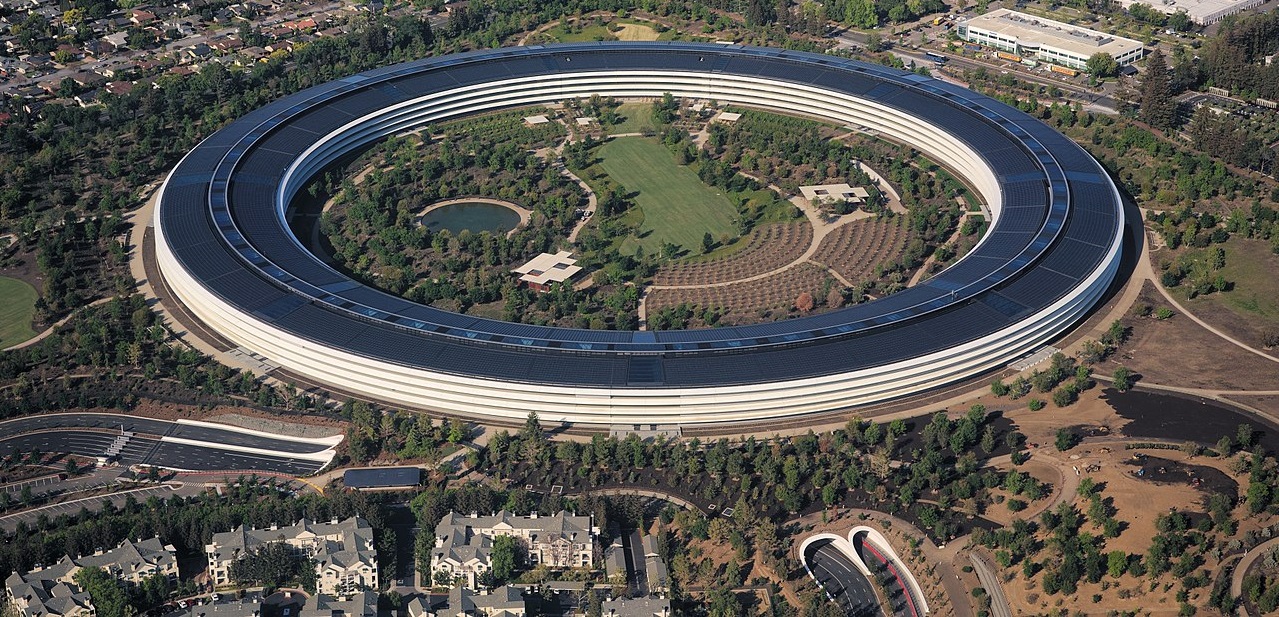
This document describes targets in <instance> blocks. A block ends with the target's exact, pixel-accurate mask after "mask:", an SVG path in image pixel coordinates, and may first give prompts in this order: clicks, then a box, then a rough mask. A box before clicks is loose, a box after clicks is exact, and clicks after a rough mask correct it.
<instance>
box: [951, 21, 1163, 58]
mask: <svg viewBox="0 0 1279 617" xmlns="http://www.w3.org/2000/svg"><path fill="white" fill-rule="evenodd" d="M956 33H957V34H958V35H959V38H961V39H964V40H965V41H969V42H971V43H977V44H979V45H985V46H987V47H994V48H995V49H998V50H1001V51H1005V52H1008V53H1011V54H1015V55H1018V56H1021V57H1023V58H1034V59H1037V60H1042V61H1044V62H1050V63H1052V64H1059V65H1062V66H1067V67H1070V68H1072V69H1078V70H1085V69H1086V68H1087V64H1088V59H1089V58H1091V57H1093V56H1094V55H1096V54H1099V53H1108V54H1110V55H1111V57H1113V58H1114V59H1115V61H1116V62H1118V63H1119V65H1120V66H1127V65H1129V64H1132V63H1133V62H1136V61H1137V60H1140V59H1141V57H1142V54H1143V53H1144V50H1145V48H1144V47H1143V46H1142V43H1141V41H1137V40H1134V39H1127V38H1124V37H1121V36H1115V35H1113V34H1106V33H1105V32H1099V31H1097V30H1090V29H1088V28H1081V27H1079V26H1073V25H1071V24H1068V23H1064V22H1060V21H1053V20H1051V19H1044V18H1042V17H1036V16H1034V15H1028V14H1026V13H1018V12H1017V11H1013V10H1010V9H996V10H994V11H991V12H989V13H986V14H984V15H978V16H977V17H973V18H972V19H968V20H965V21H961V22H959V26H958V27H957V28H956Z"/></svg>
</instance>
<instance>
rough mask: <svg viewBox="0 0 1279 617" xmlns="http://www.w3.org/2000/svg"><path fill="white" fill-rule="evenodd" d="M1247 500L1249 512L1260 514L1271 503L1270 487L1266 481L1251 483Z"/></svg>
mask: <svg viewBox="0 0 1279 617" xmlns="http://www.w3.org/2000/svg"><path fill="white" fill-rule="evenodd" d="M1247 502H1248V513H1249V514H1260V513H1261V511H1262V510H1265V509H1266V506H1267V505H1269V504H1270V487H1269V486H1266V483H1265V482H1253V483H1251V484H1249V485H1248V497H1247Z"/></svg>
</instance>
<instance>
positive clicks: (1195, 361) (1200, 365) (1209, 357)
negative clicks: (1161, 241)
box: [1099, 282, 1279, 390]
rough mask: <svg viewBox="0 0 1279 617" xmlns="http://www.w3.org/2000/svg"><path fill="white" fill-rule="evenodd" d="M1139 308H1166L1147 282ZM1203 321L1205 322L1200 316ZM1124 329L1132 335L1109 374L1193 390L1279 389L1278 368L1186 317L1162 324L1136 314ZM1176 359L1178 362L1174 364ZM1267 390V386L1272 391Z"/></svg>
mask: <svg viewBox="0 0 1279 617" xmlns="http://www.w3.org/2000/svg"><path fill="white" fill-rule="evenodd" d="M1138 303H1139V304H1141V303H1144V304H1148V305H1150V306H1152V307H1155V308H1156V309H1157V308H1159V307H1161V306H1167V302H1165V301H1164V299H1163V296H1160V295H1159V293H1158V292H1156V291H1155V290H1154V287H1153V286H1152V285H1151V284H1150V283H1149V282H1147V283H1146V285H1145V286H1144V287H1143V288H1142V290H1141V296H1140V299H1139V300H1138ZM1200 317H1203V316H1202V315H1200ZM1122 321H1123V324H1124V325H1125V326H1127V327H1129V328H1131V329H1132V330H1131V331H1132V334H1131V336H1130V338H1129V340H1128V343H1126V344H1125V345H1124V346H1123V347H1122V348H1120V350H1119V353H1118V354H1116V355H1114V356H1112V357H1111V359H1110V360H1108V361H1107V362H1106V363H1104V364H1102V365H1101V368H1100V369H1099V371H1104V372H1106V373H1109V372H1110V371H1113V370H1114V369H1115V368H1116V367H1118V366H1119V365H1121V364H1122V365H1124V366H1127V367H1128V368H1130V369H1132V370H1134V371H1136V372H1137V373H1139V374H1141V377H1142V380H1144V381H1149V382H1154V383H1158V384H1164V385H1170V386H1181V387H1189V388H1209V389H1220V390H1256V389H1270V388H1279V381H1277V378H1276V375H1279V367H1277V366H1276V365H1275V364H1274V363H1273V362H1267V361H1266V360H1265V359H1263V358H1258V357H1257V356H1255V355H1253V354H1250V353H1248V352H1246V351H1244V350H1242V349H1239V348H1238V347H1236V346H1234V345H1231V344H1229V343H1227V342H1225V341H1223V340H1221V338H1219V337H1218V336H1216V335H1215V334H1213V333H1211V332H1209V331H1207V330H1205V329H1204V328H1202V327H1200V326H1199V325H1198V324H1196V323H1195V322H1193V321H1191V320H1190V319H1187V318H1186V317H1185V316H1182V315H1174V316H1173V317H1172V318H1170V319H1165V320H1162V321H1161V320H1157V319H1155V318H1154V317H1137V316H1135V315H1133V314H1131V313H1129V314H1127V315H1125V316H1124V318H1123V320H1122ZM1173 358H1175V359H1176V360H1175V361H1170V359H1173ZM1267 384H1268V385H1267Z"/></svg>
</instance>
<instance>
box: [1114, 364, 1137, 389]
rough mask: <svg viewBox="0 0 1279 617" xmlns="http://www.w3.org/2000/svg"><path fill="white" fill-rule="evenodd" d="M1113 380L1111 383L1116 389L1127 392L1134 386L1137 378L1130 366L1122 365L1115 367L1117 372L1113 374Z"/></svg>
mask: <svg viewBox="0 0 1279 617" xmlns="http://www.w3.org/2000/svg"><path fill="white" fill-rule="evenodd" d="M1111 380H1112V381H1111V383H1112V384H1113V385H1114V386H1115V389H1116V390H1118V391H1120V392H1127V391H1128V390H1129V389H1130V388H1132V384H1133V381H1135V378H1134V377H1133V374H1132V371H1131V370H1129V369H1128V367H1126V366H1121V367H1119V368H1117V369H1115V373H1114V374H1113V375H1111Z"/></svg>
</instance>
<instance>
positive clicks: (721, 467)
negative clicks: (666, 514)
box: [479, 406, 1033, 539]
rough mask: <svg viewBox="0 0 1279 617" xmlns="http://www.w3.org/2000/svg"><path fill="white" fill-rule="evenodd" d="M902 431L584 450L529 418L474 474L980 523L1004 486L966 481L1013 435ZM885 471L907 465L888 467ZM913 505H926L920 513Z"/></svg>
mask: <svg viewBox="0 0 1279 617" xmlns="http://www.w3.org/2000/svg"><path fill="white" fill-rule="evenodd" d="M921 420H922V419H921ZM910 431H911V427H910V425H909V424H908V423H906V422H904V421H895V422H893V423H889V424H876V423H872V422H865V421H861V420H854V421H850V422H849V424H848V425H847V426H846V427H844V428H843V429H840V430H836V431H834V432H833V433H831V434H829V435H825V434H824V435H820V436H819V435H815V434H812V433H810V434H808V435H805V436H801V437H796V438H793V439H779V440H774V441H772V442H760V441H756V440H755V439H754V438H747V439H745V440H743V441H740V442H730V441H728V440H723V439H721V440H718V441H716V442H714V443H707V444H703V443H702V442H700V441H699V440H697V439H693V440H691V441H688V442H684V441H679V440H669V441H668V440H666V439H664V438H660V437H659V438H658V439H657V440H655V441H652V442H645V441H642V440H640V439H639V438H638V437H636V436H634V435H631V436H628V437H627V438H625V439H617V438H615V437H604V436H601V435H597V436H595V437H594V438H592V440H591V442H590V443H589V444H579V443H577V442H572V441H564V442H557V443H553V444H552V443H550V442H549V441H547V440H546V438H545V436H544V434H543V433H542V430H541V427H540V424H539V423H538V422H537V420H536V417H535V416H533V417H531V418H530V421H529V423H528V424H527V425H526V427H525V428H524V429H523V430H521V431H520V433H518V434H516V435H509V434H507V433H505V432H502V431H499V432H497V433H495V434H494V436H493V438H492V439H491V440H490V442H489V443H488V445H487V447H486V448H485V452H484V455H483V456H482V457H481V460H480V461H479V462H480V468H481V469H484V470H487V471H489V472H490V473H491V474H493V475H496V476H498V477H507V478H513V479H515V480H517V481H519V482H521V483H537V484H563V485H567V486H570V487H574V486H578V485H582V486H584V487H598V486H601V485H615V484H616V485H623V486H625V485H630V484H638V485H639V486H641V487H646V485H645V484H643V483H640V482H638V477H637V473H640V472H642V473H643V475H645V476H652V477H653V479H654V482H656V484H657V485H660V486H666V487H683V488H680V489H677V490H676V492H677V493H679V494H682V495H686V496H688V497H690V498H692V499H695V500H700V499H706V500H709V501H712V502H721V503H723V502H728V503H732V502H736V501H741V503H742V504H743V505H745V506H746V507H747V508H748V509H752V510H754V511H756V512H759V513H761V514H768V515H775V514H778V513H777V512H775V510H779V509H780V510H783V511H790V512H799V511H802V510H805V509H808V508H810V507H813V506H816V505H818V504H819V503H820V504H824V505H826V506H835V505H840V504H844V503H846V502H849V501H850V500H858V499H860V500H864V501H866V502H867V503H877V504H879V505H878V506H877V507H882V508H884V509H886V510H889V511H893V512H898V513H901V514H902V515H903V516H906V517H908V518H912V519H917V520H921V521H922V524H923V526H925V527H927V528H928V529H929V530H930V531H931V532H932V533H934V534H935V535H936V537H938V538H942V539H945V538H948V537H949V536H950V535H952V534H954V533H956V532H957V531H958V530H959V528H960V527H961V526H966V524H965V523H963V522H962V519H961V518H959V516H958V515H959V514H960V513H961V512H962V513H966V514H980V513H981V511H982V510H983V509H984V508H985V507H986V505H987V504H988V503H990V502H991V501H992V496H991V491H992V489H995V488H997V487H1000V486H1003V484H1004V477H1003V474H999V473H996V472H993V471H989V470H987V471H978V469H979V468H980V462H981V461H982V460H984V459H985V458H986V457H989V456H992V455H994V454H995V453H997V452H1006V451H1009V450H1010V449H1011V450H1017V449H1020V447H1021V445H1022V443H1023V437H1022V436H1021V435H1020V434H1019V433H1016V432H1014V431H1007V430H1001V429H1000V428H999V427H998V425H996V424H994V423H993V420H992V418H990V417H988V414H987V412H986V410H985V408H983V407H981V406H976V407H974V408H973V409H972V410H970V411H969V413H967V414H965V415H963V416H962V417H960V418H959V419H956V420H952V419H950V418H948V417H947V416H946V414H944V413H938V414H935V415H934V416H932V417H931V418H929V419H928V422H927V423H926V424H921V425H918V426H915V427H914V432H910ZM908 433H909V437H907V435H908ZM894 459H897V460H903V461H907V462H909V463H910V464H909V465H901V466H899V465H895V464H893V463H892V461H893V460H894ZM1023 490H1024V491H1025V492H1027V493H1029V492H1032V491H1033V489H1031V488H1030V487H1029V486H1024V487H1023ZM921 498H927V499H929V500H931V501H935V502H936V505H935V506H934V505H928V504H920V503H919V500H920V499H921ZM779 506H780V507H779ZM925 506H927V507H925Z"/></svg>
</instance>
